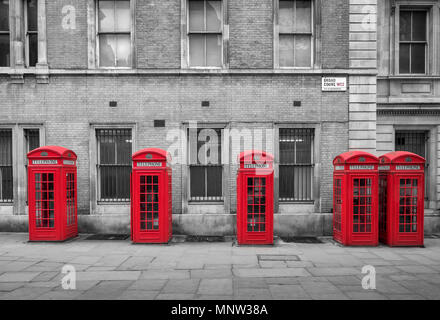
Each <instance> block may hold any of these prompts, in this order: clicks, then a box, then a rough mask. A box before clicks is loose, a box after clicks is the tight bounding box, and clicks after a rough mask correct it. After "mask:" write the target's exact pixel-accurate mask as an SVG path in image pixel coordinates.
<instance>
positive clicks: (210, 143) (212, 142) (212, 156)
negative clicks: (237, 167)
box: [190, 129, 222, 165]
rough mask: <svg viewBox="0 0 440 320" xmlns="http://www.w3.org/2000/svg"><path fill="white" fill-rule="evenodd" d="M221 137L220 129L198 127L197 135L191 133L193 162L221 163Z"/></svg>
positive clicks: (203, 163) (204, 163)
mask: <svg viewBox="0 0 440 320" xmlns="http://www.w3.org/2000/svg"><path fill="white" fill-rule="evenodd" d="M221 138H222V137H221V130H220V129H198V130H197V135H195V134H190V139H191V140H190V148H191V150H190V152H191V164H202V165H206V164H221ZM196 146H197V149H196V148H195V147H196Z"/></svg>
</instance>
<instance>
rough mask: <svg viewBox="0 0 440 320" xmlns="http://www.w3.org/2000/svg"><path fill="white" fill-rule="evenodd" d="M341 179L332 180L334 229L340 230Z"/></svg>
mask: <svg viewBox="0 0 440 320" xmlns="http://www.w3.org/2000/svg"><path fill="white" fill-rule="evenodd" d="M341 187H342V180H341V179H335V182H334V197H335V199H334V204H335V207H334V212H335V214H334V216H335V217H334V228H335V230H336V231H341V215H342V188H341Z"/></svg>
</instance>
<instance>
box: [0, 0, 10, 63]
mask: <svg viewBox="0 0 440 320" xmlns="http://www.w3.org/2000/svg"><path fill="white" fill-rule="evenodd" d="M10 56H11V44H10V30H9V0H4V1H0V67H9V64H10Z"/></svg>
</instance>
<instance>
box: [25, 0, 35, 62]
mask: <svg viewBox="0 0 440 320" xmlns="http://www.w3.org/2000/svg"><path fill="white" fill-rule="evenodd" d="M24 12H25V19H24V21H25V30H26V59H27V66H28V67H35V66H36V65H37V63H38V0H25V5H24Z"/></svg>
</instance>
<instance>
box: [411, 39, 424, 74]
mask: <svg viewBox="0 0 440 320" xmlns="http://www.w3.org/2000/svg"><path fill="white" fill-rule="evenodd" d="M425 47H426V46H425V44H423V43H420V44H412V45H411V73H425V58H426V54H425Z"/></svg>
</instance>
